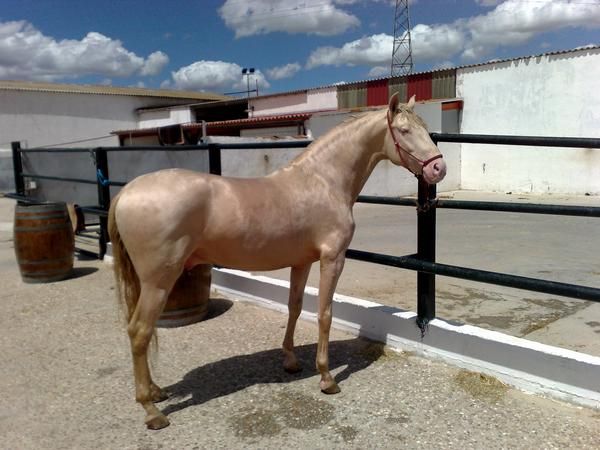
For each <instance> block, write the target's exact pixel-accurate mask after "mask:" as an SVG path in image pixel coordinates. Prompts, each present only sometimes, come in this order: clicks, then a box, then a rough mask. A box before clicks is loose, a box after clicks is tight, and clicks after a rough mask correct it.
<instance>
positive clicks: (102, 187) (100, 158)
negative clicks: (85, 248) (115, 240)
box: [93, 148, 110, 259]
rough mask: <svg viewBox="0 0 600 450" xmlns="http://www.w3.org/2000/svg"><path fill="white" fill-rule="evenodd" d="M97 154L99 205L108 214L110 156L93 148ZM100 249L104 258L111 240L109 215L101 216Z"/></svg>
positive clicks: (102, 150)
mask: <svg viewBox="0 0 600 450" xmlns="http://www.w3.org/2000/svg"><path fill="white" fill-rule="evenodd" d="M93 151H94V153H95V155H96V158H95V159H96V178H97V186H98V205H99V206H100V208H102V209H103V210H104V211H106V213H107V214H108V210H109V208H110V184H109V175H108V156H107V152H106V150H104V149H101V148H96V149H94V150H93ZM99 220H100V239H99V245H100V251H99V253H98V258H100V259H102V258H104V255H105V254H106V244H107V242H108V241H109V240H110V238H109V236H108V216H100V217H99Z"/></svg>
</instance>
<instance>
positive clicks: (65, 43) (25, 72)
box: [0, 21, 166, 81]
mask: <svg viewBox="0 0 600 450" xmlns="http://www.w3.org/2000/svg"><path fill="white" fill-rule="evenodd" d="M159 54H160V55H159ZM165 58H166V55H164V53H162V52H155V53H153V54H152V55H150V57H149V58H148V59H147V60H146V59H144V58H142V57H140V56H138V55H136V54H135V53H133V52H130V51H128V50H127V49H125V48H124V47H123V44H122V43H121V41H119V40H114V39H111V38H109V37H107V36H104V35H103V34H100V33H96V32H93V31H92V32H89V33H88V34H87V35H86V36H85V37H84V38H83V39H81V40H74V39H63V40H61V41H57V40H55V39H53V38H51V37H49V36H45V35H44V34H43V33H42V32H41V31H39V30H38V29H36V28H35V27H34V26H33V25H32V24H30V23H29V22H27V21H13V22H0V78H4V79H6V78H13V79H30V80H46V81H53V80H58V79H61V78H77V77H80V76H84V75H99V76H106V77H126V76H131V75H133V74H136V73H141V72H142V71H143V70H144V67H147V70H150V72H152V71H153V70H157V69H158V67H159V66H160V64H161V63H162V62H164V59H165ZM161 68H162V67H161ZM150 72H149V73H150Z"/></svg>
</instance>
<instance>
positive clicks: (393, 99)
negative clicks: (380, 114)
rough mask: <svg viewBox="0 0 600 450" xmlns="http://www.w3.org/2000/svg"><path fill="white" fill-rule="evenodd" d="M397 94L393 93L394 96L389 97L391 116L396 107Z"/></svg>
mask: <svg viewBox="0 0 600 450" xmlns="http://www.w3.org/2000/svg"><path fill="white" fill-rule="evenodd" d="M398 102H399V100H398V93H397V92H395V93H394V95H392V96H391V97H390V112H391V113H392V114H395V113H396V108H397V107H398Z"/></svg>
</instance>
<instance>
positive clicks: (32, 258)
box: [14, 202, 75, 283]
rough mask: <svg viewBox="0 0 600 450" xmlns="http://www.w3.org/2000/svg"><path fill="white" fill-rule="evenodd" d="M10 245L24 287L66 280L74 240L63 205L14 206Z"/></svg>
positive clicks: (70, 265) (71, 268)
mask: <svg viewBox="0 0 600 450" xmlns="http://www.w3.org/2000/svg"><path fill="white" fill-rule="evenodd" d="M14 245H15V256H16V258H17V262H18V264H19V270H20V272H21V278H22V279H23V281H24V282H25V283H47V282H52V281H59V280H63V279H65V278H67V277H68V276H70V275H71V273H72V271H73V257H74V250H75V240H74V236H73V229H72V225H71V220H70V219H69V214H68V211H67V206H66V204H65V203H62V202H60V203H40V204H17V205H16V207H15V221H14Z"/></svg>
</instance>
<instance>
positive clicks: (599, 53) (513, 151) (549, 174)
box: [457, 49, 600, 194]
mask: <svg viewBox="0 0 600 450" xmlns="http://www.w3.org/2000/svg"><path fill="white" fill-rule="evenodd" d="M598 74H600V49H584V50H580V51H576V52H569V53H565V54H558V55H545V56H540V57H533V58H522V59H518V60H514V61H508V62H499V63H495V64H486V65H484V66H479V67H471V68H465V69H460V70H459V71H458V74H457V96H458V97H460V98H462V99H463V100H464V109H463V111H462V123H461V130H460V131H461V133H476V134H501V135H529V136H559V137H594V138H598V137H600V126H598V125H599V124H600V76H598ZM461 171H462V174H461V179H462V188H463V189H477V190H491V191H511V192H532V193H573V194H584V193H594V194H598V193H600V150H598V149H595V150H586V149H557V148H551V147H547V148H543V147H516V146H498V145H494V146H490V145H474V144H471V145H468V144H462V165H461Z"/></svg>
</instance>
